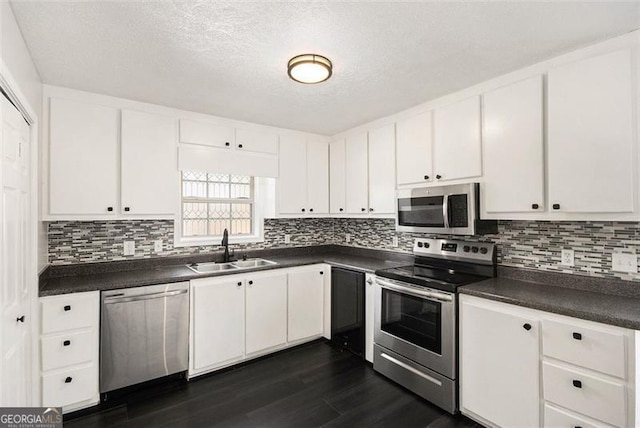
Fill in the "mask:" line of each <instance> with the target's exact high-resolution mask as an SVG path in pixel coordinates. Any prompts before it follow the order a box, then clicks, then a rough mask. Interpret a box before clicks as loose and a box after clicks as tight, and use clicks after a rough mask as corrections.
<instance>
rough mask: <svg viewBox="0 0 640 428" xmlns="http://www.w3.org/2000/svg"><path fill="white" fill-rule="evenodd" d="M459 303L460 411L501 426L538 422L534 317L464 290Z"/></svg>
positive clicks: (536, 340) (537, 345) (536, 349)
mask: <svg viewBox="0 0 640 428" xmlns="http://www.w3.org/2000/svg"><path fill="white" fill-rule="evenodd" d="M478 300H480V301H481V302H482V303H477V301H478ZM460 303H461V304H460V377H461V378H460V386H461V388H460V406H461V408H462V412H463V413H464V412H465V410H466V411H470V412H473V413H474V414H476V415H478V416H480V417H482V418H484V419H486V420H488V421H489V422H491V423H493V424H495V425H497V426H502V427H513V426H522V427H537V426H540V424H539V413H540V399H539V394H540V390H539V374H540V368H539V354H540V351H539V344H538V343H539V342H538V340H539V339H538V336H539V327H538V326H539V321H538V320H537V319H535V318H533V317H530V316H528V315H522V316H521V315H519V314H518V312H515V311H514V312H507V311H506V310H504V309H503V307H501V306H495V305H493V304H492V303H491V302H488V301H487V303H484V301H482V300H481V299H468V298H467V296H464V295H463V296H461V299H460ZM516 310H517V309H516ZM527 327H530V328H529V330H527ZM505 403H509V404H508V405H505Z"/></svg>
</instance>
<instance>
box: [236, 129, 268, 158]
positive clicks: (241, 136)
mask: <svg viewBox="0 0 640 428" xmlns="http://www.w3.org/2000/svg"><path fill="white" fill-rule="evenodd" d="M236 149H238V150H245V151H248V152H257V153H268V154H274V155H276V154H278V135H276V134H272V133H270V132H265V131H256V130H248V129H237V130H236Z"/></svg>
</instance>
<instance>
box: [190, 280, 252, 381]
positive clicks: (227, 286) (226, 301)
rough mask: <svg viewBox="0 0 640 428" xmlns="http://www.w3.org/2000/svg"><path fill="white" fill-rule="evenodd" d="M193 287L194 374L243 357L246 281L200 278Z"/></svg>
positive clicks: (192, 336) (192, 334)
mask: <svg viewBox="0 0 640 428" xmlns="http://www.w3.org/2000/svg"><path fill="white" fill-rule="evenodd" d="M192 284H193V285H192V287H191V293H192V295H191V345H192V350H191V359H192V363H191V364H192V367H193V369H194V370H195V371H198V370H202V369H205V368H211V367H215V366H219V365H223V364H225V363H228V362H232V361H235V360H238V359H241V358H242V357H243V355H244V293H245V291H244V281H243V280H242V279H241V278H238V279H232V278H225V279H198V280H195V281H193V282H192Z"/></svg>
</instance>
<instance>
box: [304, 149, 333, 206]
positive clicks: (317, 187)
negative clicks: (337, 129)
mask: <svg viewBox="0 0 640 428" xmlns="http://www.w3.org/2000/svg"><path fill="white" fill-rule="evenodd" d="M307 208H308V209H309V212H310V213H312V214H327V213H328V212H329V144H328V143H326V142H324V141H315V140H309V141H307Z"/></svg>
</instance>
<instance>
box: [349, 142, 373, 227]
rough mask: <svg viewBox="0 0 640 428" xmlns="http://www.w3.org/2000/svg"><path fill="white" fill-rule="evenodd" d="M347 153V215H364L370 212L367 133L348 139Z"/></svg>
mask: <svg viewBox="0 0 640 428" xmlns="http://www.w3.org/2000/svg"><path fill="white" fill-rule="evenodd" d="M345 153H346V156H345V158H346V200H347V204H346V205H347V207H346V208H347V213H349V214H363V213H365V212H368V210H369V197H368V196H369V174H368V154H367V133H366V132H362V133H360V134H356V135H352V136H350V137H347V140H346V150H345Z"/></svg>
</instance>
